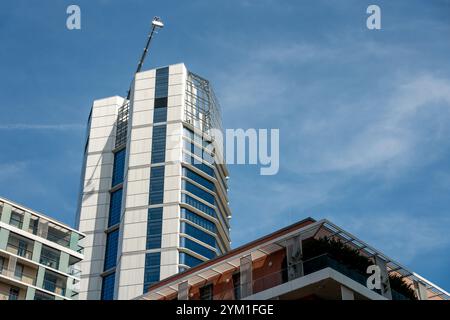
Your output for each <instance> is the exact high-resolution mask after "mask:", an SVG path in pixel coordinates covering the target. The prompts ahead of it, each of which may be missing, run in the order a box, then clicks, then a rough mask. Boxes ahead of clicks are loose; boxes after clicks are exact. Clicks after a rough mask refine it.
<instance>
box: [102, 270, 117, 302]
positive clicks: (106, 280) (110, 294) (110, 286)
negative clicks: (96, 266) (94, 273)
mask: <svg viewBox="0 0 450 320" xmlns="http://www.w3.org/2000/svg"><path fill="white" fill-rule="evenodd" d="M115 279H116V274H115V273H111V274H109V275H107V276H105V277H103V281H102V293H101V299H102V300H113V299H114V282H115Z"/></svg>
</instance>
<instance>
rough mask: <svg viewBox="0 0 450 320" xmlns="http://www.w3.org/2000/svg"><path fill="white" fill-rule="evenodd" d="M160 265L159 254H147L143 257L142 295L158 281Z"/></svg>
mask: <svg viewBox="0 0 450 320" xmlns="http://www.w3.org/2000/svg"><path fill="white" fill-rule="evenodd" d="M160 265H161V252H155V253H147V254H146V255H145V271H144V293H146V292H147V290H148V287H149V286H151V285H152V284H153V283H155V282H158V281H159V275H160V269H161V267H160Z"/></svg>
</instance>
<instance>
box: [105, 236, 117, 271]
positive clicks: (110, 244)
mask: <svg viewBox="0 0 450 320" xmlns="http://www.w3.org/2000/svg"><path fill="white" fill-rule="evenodd" d="M118 245H119V230H115V231H113V232H110V233H108V235H107V238H106V250H105V264H104V270H105V271H106V270H109V269H111V268H114V267H115V266H116V263H117V248H118Z"/></svg>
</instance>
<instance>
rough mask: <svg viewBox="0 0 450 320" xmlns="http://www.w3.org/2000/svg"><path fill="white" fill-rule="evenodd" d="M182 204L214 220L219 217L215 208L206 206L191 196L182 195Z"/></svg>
mask: <svg viewBox="0 0 450 320" xmlns="http://www.w3.org/2000/svg"><path fill="white" fill-rule="evenodd" d="M181 202H183V203H186V204H188V205H190V206H192V207H194V208H196V209H198V210H200V211H203V212H204V213H206V214H207V215H209V216H211V217H213V218H216V217H217V216H216V211H215V210H214V209H213V208H211V207H210V206H207V205H206V204H204V203H203V202H201V201H198V200H197V199H194V198H193V197H191V196H190V195H187V194H185V193H183V194H182V195H181Z"/></svg>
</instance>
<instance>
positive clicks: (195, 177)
mask: <svg viewBox="0 0 450 320" xmlns="http://www.w3.org/2000/svg"><path fill="white" fill-rule="evenodd" d="M183 175H184V176H185V177H187V178H189V179H191V180H193V181H195V182H197V183H198V184H200V185H202V186H204V187H205V188H207V189H209V190H211V191H212V192H214V191H215V188H214V183H213V182H211V181H209V180H208V179H205V178H203V177H202V176H201V175H199V174H197V173H195V172H194V171H192V170H189V169H188V168H183Z"/></svg>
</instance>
